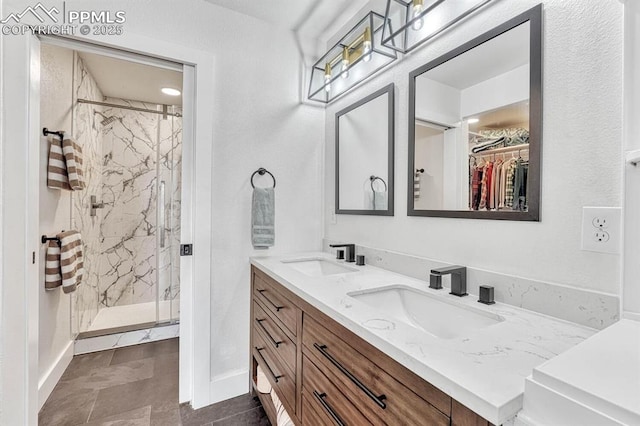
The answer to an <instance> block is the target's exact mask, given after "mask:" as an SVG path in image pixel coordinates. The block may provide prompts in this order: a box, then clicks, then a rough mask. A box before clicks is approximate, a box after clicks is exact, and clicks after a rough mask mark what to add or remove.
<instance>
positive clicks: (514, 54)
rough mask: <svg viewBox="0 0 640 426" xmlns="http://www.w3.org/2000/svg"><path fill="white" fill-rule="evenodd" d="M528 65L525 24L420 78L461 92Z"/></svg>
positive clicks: (527, 34)
mask: <svg viewBox="0 0 640 426" xmlns="http://www.w3.org/2000/svg"><path fill="white" fill-rule="evenodd" d="M524 46H526V47H524ZM528 63H529V24H528V23H526V24H522V25H519V26H518V27H516V28H513V29H511V30H509V31H507V32H506V33H503V34H501V35H499V36H497V37H495V38H493V39H491V40H489V41H487V42H485V43H483V44H481V45H480V46H477V47H475V48H473V49H471V50H468V51H466V52H465V53H463V54H462V55H459V56H456V57H455V58H453V59H451V60H449V61H447V62H445V63H443V64H441V65H439V66H437V67H435V68H433V69H431V70H429V71H427V72H426V73H424V74H422V75H421V76H420V77H424V78H429V79H431V80H435V81H437V82H440V83H442V84H445V85H447V86H450V87H454V88H456V89H459V90H462V89H466V88H467V87H471V86H474V85H476V84H478V83H481V82H483V81H486V80H488V79H490V78H492V77H495V76H497V75H500V74H504V73H506V72H507V71H511V70H513V69H515V68H518V67H519V66H522V65H525V64H528Z"/></svg>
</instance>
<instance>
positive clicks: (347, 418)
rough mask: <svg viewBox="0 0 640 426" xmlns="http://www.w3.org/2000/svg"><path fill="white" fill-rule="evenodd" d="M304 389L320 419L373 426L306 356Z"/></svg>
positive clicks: (303, 359)
mask: <svg viewBox="0 0 640 426" xmlns="http://www.w3.org/2000/svg"><path fill="white" fill-rule="evenodd" d="M302 388H303V393H304V395H305V397H306V398H307V402H308V403H309V405H310V406H311V407H312V408H313V410H314V411H315V412H316V413H318V414H319V415H320V418H323V420H325V421H326V420H329V424H337V425H368V424H371V422H370V421H369V420H368V419H367V418H366V417H365V416H364V415H363V414H362V413H361V412H360V411H358V409H357V408H356V407H355V406H354V405H353V404H351V402H349V400H348V399H347V398H345V396H344V395H343V394H342V392H340V391H339V390H338V387H337V386H336V385H335V384H334V383H332V382H331V381H330V380H329V379H328V378H327V377H326V376H325V375H324V374H323V373H322V372H321V371H320V370H319V369H318V368H317V367H316V366H315V365H314V364H313V362H311V361H310V360H309V358H307V357H306V356H303V357H302ZM324 417H326V418H324ZM305 424H306V423H305ZM309 424H311V425H315V424H316V423H315V422H312V423H309Z"/></svg>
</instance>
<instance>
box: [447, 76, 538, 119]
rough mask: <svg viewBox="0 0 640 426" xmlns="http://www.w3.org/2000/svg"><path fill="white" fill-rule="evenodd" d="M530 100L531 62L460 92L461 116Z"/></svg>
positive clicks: (464, 116)
mask: <svg viewBox="0 0 640 426" xmlns="http://www.w3.org/2000/svg"><path fill="white" fill-rule="evenodd" d="M528 100H529V64H527V65H522V66H521V67H518V68H516V69H513V70H511V71H507V72H505V73H504V74H500V75H497V76H495V77H493V78H490V79H488V80H485V81H483V82H481V83H478V84H476V85H474V86H471V87H467V88H465V89H463V90H462V91H461V92H460V117H461V118H466V117H469V116H471V115H473V114H478V113H481V112H486V111H491V110H494V109H497V108H500V107H503V106H506V105H511V104H515V103H517V102H522V101H528Z"/></svg>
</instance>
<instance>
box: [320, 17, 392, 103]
mask: <svg viewBox="0 0 640 426" xmlns="http://www.w3.org/2000/svg"><path fill="white" fill-rule="evenodd" d="M384 19H385V18H384V16H382V15H380V14H379V13H376V12H373V11H371V12H369V13H367V15H366V16H364V17H363V18H362V19H361V20H360V21H359V22H358V23H357V24H356V25H355V26H354V27H353V28H352V29H351V30H350V31H348V32H347V33H346V34H345V35H344V36H343V37H342V38H341V39H340V40H339V41H338V42H337V43H336V44H335V45H333V47H331V48H330V49H329V51H328V52H326V53H325V54H324V56H322V57H321V58H320V59H319V60H318V61H317V62H316V63H315V64H314V65H313V67H312V71H311V78H310V80H311V82H310V85H309V95H308V97H309V99H311V100H314V101H319V102H323V103H329V102H332V101H333V100H334V99H336V98H338V97H339V96H342V95H343V94H344V93H346V92H348V91H349V90H351V89H352V88H353V87H355V86H356V85H358V84H360V83H362V82H363V81H364V80H366V79H367V78H369V77H370V76H371V75H373V74H375V73H376V72H378V71H380V70H381V69H382V68H384V67H386V66H387V65H389V64H390V63H392V62H393V61H395V60H397V58H398V57H397V54H396V52H395V50H394V49H391V48H388V47H386V46H382V45H381V44H380V37H379V36H380V35H381V34H382V30H383V28H384ZM374 56H375V59H374ZM354 67H355V68H354ZM338 75H340V76H341V77H342V78H338Z"/></svg>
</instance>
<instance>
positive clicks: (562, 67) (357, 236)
mask: <svg viewBox="0 0 640 426" xmlns="http://www.w3.org/2000/svg"><path fill="white" fill-rule="evenodd" d="M537 3H538V1H534V0H519V1H496V2H495V3H494V4H492V5H490V6H488V7H487V8H486V9H483V10H482V11H481V12H480V13H479V14H477V15H475V16H473V17H472V18H471V19H468V20H466V21H464V23H462V24H461V25H459V26H458V27H456V28H455V29H453V30H451V31H448V32H447V33H445V34H443V35H442V36H441V37H439V38H438V39H437V40H436V41H434V42H433V43H429V44H427V45H426V46H424V47H422V48H420V49H418V50H417V51H415V52H413V53H412V54H410V55H408V56H407V57H405V58H404V60H403V61H401V62H400V63H397V64H396V65H395V66H393V67H392V68H389V69H388V70H386V71H385V72H383V73H381V74H380V75H379V76H377V77H376V78H375V79H373V80H371V81H369V82H367V83H365V84H364V85H363V86H362V87H360V88H358V89H357V90H355V91H354V92H353V93H351V94H349V95H348V96H346V97H345V98H344V99H340V100H339V101H337V102H336V103H334V104H332V105H331V106H330V107H329V108H328V109H327V111H326V128H325V134H326V153H325V154H326V156H325V158H326V174H325V203H326V205H325V208H326V212H327V213H328V212H330V211H332V210H333V208H334V202H333V199H334V194H333V173H334V170H333V169H334V166H333V155H334V137H333V128H334V114H335V112H336V111H339V110H340V109H342V108H344V107H345V106H347V105H349V104H351V103H353V102H355V101H356V100H358V99H360V98H362V97H364V96H366V95H367V94H369V93H371V92H373V91H375V90H377V89H379V88H381V87H383V86H385V85H386V84H388V83H390V82H395V83H396V85H397V89H396V90H397V92H396V123H397V126H396V187H395V189H396V216H395V217H393V218H382V217H364V216H341V215H338V218H337V223H336V224H333V223H331V221H330V219H329V217H330V216H329V215H325V218H326V222H325V238H327V239H331V240H342V241H346V242H354V243H358V244H363V245H367V246H370V247H379V248H384V249H388V250H395V251H399V252H403V253H409V254H414V255H417V256H423V257H428V258H432V259H435V260H439V261H443V262H448V263H460V264H463V265H469V266H473V267H476V268H482V269H485V270H490V271H495V272H500V273H504V274H511V275H517V276H521V277H525V278H529V279H537V280H542V281H548V282H552V283H560V284H564V285H569V286H575V287H580V288H586V289H593V290H599V291H603V292H608V293H615V294H618V293H619V287H620V256H618V255H611V254H600V253H592V252H586V251H581V250H580V241H581V224H580V223H581V214H582V206H589V205H596V206H619V205H620V204H621V179H622V169H621V162H620V156H621V138H622V128H621V124H622V5H621V4H620V3H619V2H617V1H607V2H596V1H589V2H587V3H588V7H585V2H584V1H567V0H548V1H544V2H543V3H544V7H545V10H544V42H543V43H544V81H543V88H544V89H543V90H544V132H543V145H542V147H543V149H542V157H543V159H542V161H543V166H542V204H541V222H540V223H519V222H506V221H486V220H485V221H479V220H461V219H446V218H422V217H407V216H406V197H407V194H406V187H407V172H406V168H407V138H408V131H407V122H408V120H409V117H408V84H409V77H408V74H409V72H410V71H411V70H413V69H415V68H417V67H419V66H420V65H422V64H424V63H426V62H428V61H430V60H432V59H435V58H436V57H438V56H440V55H442V54H444V53H446V52H448V51H449V50H451V49H452V48H455V47H456V46H458V45H460V44H462V43H464V42H466V41H468V40H470V39H471V38H473V37H476V36H478V35H480V34H482V33H483V32H485V31H487V30H489V29H491V28H493V27H495V26H496V25H499V24H500V23H502V22H504V21H506V20H508V19H509V18H511V17H513V16H515V15H517V14H518V13H521V12H523V11H525V10H527V9H528V8H530V7H533V6H534V5H535V4H537ZM372 229H375V230H376V232H371V230H372ZM425 274H426V272H425ZM425 278H426V275H425Z"/></svg>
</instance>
